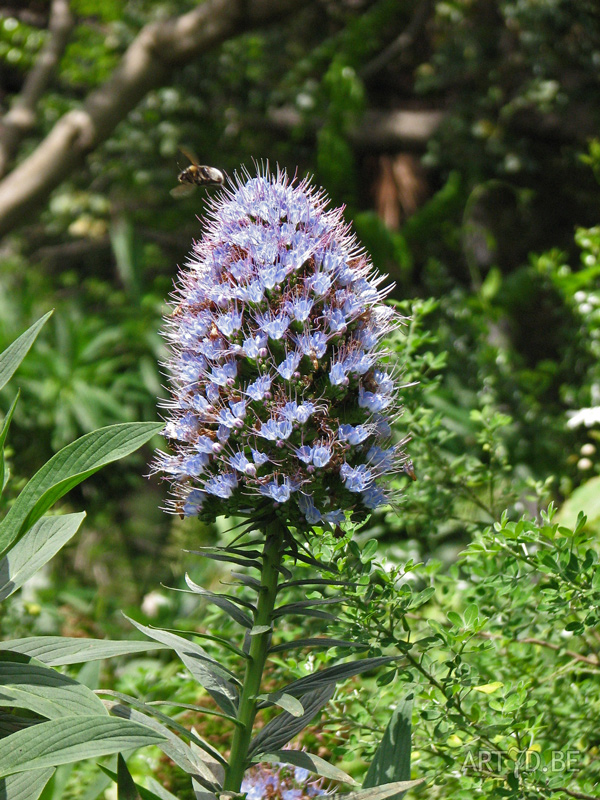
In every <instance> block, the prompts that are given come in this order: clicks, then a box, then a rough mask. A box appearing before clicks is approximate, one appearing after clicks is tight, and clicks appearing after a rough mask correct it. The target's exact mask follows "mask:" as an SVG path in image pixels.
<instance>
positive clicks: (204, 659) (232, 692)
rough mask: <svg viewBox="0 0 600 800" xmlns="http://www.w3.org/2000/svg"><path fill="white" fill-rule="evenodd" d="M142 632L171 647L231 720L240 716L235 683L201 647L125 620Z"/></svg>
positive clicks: (173, 635)
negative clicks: (238, 714)
mask: <svg viewBox="0 0 600 800" xmlns="http://www.w3.org/2000/svg"><path fill="white" fill-rule="evenodd" d="M125 619H128V620H129V622H131V624H132V625H134V626H135V627H136V628H137V629H138V630H139V631H141V632H142V633H145V634H146V636H149V637H150V638H151V639H155V640H156V641H158V642H161V643H162V644H166V645H167V647H171V648H172V649H173V650H174V651H175V652H176V653H177V655H178V656H179V658H180V659H181V660H182V661H183V663H184V664H185V666H186V667H187V668H188V669H189V671H190V672H191V673H192V675H193V676H194V678H195V679H196V680H197V681H198V683H199V684H200V685H201V686H203V687H204V688H205V689H206V691H207V692H208V693H209V694H210V696H211V697H212V698H213V700H214V701H215V703H216V704H217V705H218V706H219V708H220V709H221V711H224V712H225V713H226V714H228V715H229V716H230V717H236V716H237V702H238V692H237V689H236V688H235V686H234V684H233V683H232V682H231V678H230V676H229V675H228V674H227V672H225V671H224V670H223V668H222V667H221V666H220V665H219V664H218V663H217V662H216V661H215V660H214V659H213V658H210V656H209V655H208V653H207V652H206V651H205V650H203V649H202V648H201V647H200V646H199V645H197V644H194V643H193V642H189V641H188V640H187V639H184V638H183V637H182V636H176V635H175V634H174V633H168V632H167V631H161V630H158V629H155V628H148V627H146V625H142V624H141V623H139V622H136V621H135V620H133V619H130V618H129V617H127V616H125Z"/></svg>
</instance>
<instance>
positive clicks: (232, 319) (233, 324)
mask: <svg viewBox="0 0 600 800" xmlns="http://www.w3.org/2000/svg"><path fill="white" fill-rule="evenodd" d="M215 325H216V326H217V328H218V329H219V330H220V331H221V333H222V334H223V336H227V337H230V336H232V335H233V334H234V333H236V332H237V331H239V329H240V328H241V327H242V313H241V311H238V310H237V308H236V307H234V308H232V309H231V311H228V312H227V313H225V314H219V316H217V317H216V318H215Z"/></svg>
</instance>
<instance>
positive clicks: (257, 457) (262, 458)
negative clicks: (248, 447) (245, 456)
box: [252, 450, 270, 467]
mask: <svg viewBox="0 0 600 800" xmlns="http://www.w3.org/2000/svg"><path fill="white" fill-rule="evenodd" d="M252 460H253V461H254V463H255V464H258V466H259V467H260V466H261V465H262V464H266V463H267V462H268V461H270V458H269V456H268V455H267V454H266V453H261V452H260V450H252Z"/></svg>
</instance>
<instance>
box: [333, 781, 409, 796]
mask: <svg viewBox="0 0 600 800" xmlns="http://www.w3.org/2000/svg"><path fill="white" fill-rule="evenodd" d="M424 780H425V778H419V779H418V780H416V781H396V782H395V783H384V784H383V785H382V786H373V787H372V788H370V789H359V790H358V791H356V792H348V793H344V794H337V793H336V794H330V795H329V797H328V800H386V799H387V798H388V797H395V796H396V795H397V794H400V793H401V794H404V792H407V791H408V790H409V789H414V788H415V786H420V785H421V784H422V783H423V781H424Z"/></svg>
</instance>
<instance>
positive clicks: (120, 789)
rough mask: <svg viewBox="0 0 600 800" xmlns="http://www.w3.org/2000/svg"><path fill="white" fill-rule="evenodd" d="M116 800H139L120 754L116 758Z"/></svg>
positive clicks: (135, 787)
mask: <svg viewBox="0 0 600 800" xmlns="http://www.w3.org/2000/svg"><path fill="white" fill-rule="evenodd" d="M117 800H141V798H140V795H139V792H138V790H137V786H136V785H135V782H134V780H133V778H132V777H131V773H130V772H129V770H128V769H127V764H126V762H125V759H124V758H123V756H122V755H121V753H119V755H118V757H117Z"/></svg>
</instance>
